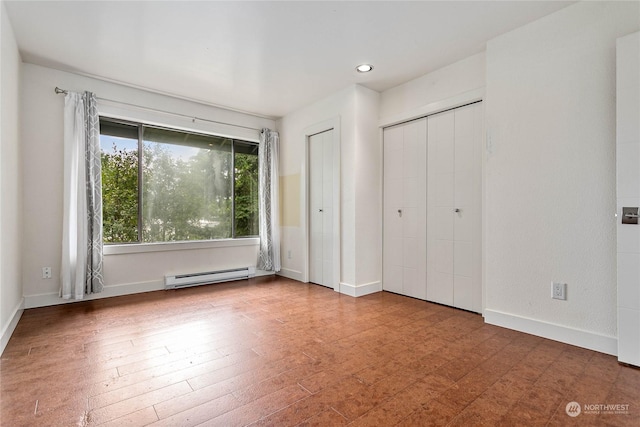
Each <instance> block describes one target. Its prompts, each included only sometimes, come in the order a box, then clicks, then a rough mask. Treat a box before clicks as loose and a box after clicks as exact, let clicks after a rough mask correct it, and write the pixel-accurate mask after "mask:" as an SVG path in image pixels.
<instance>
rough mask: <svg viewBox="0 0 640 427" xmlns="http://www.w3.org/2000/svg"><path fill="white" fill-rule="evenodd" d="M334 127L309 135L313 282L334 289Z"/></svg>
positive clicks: (311, 267)
mask: <svg viewBox="0 0 640 427" xmlns="http://www.w3.org/2000/svg"><path fill="white" fill-rule="evenodd" d="M332 157H333V130H328V131H326V132H322V133H319V134H316V135H313V136H311V137H309V177H310V179H309V221H310V233H309V234H310V236H309V237H310V243H309V281H310V282H312V283H317V284H319V285H323V286H328V287H331V288H333V287H334V283H332V275H333V161H332Z"/></svg>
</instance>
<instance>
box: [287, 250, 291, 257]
mask: <svg viewBox="0 0 640 427" xmlns="http://www.w3.org/2000/svg"><path fill="white" fill-rule="evenodd" d="M287 259H291V250H288V251H287Z"/></svg>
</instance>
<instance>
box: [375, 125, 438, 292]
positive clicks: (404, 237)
mask: <svg viewBox="0 0 640 427" xmlns="http://www.w3.org/2000/svg"><path fill="white" fill-rule="evenodd" d="M426 139H427V128H426V119H422V120H417V121H414V122H409V123H405V124H401V125H397V126H394V127H392V128H387V129H385V130H384V132H383V146H384V148H383V153H384V166H383V173H384V178H383V191H384V209H383V215H384V219H383V224H384V225H383V227H384V229H383V266H382V267H383V289H384V290H387V291H391V292H396V293H400V294H403V295H408V296H412V297H415V298H423V299H424V298H426V215H427V213H426V157H427V151H426V150H427V142H426Z"/></svg>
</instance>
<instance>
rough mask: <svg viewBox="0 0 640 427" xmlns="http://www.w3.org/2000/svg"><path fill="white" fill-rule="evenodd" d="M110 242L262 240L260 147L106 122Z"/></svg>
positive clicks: (104, 139)
mask: <svg viewBox="0 0 640 427" xmlns="http://www.w3.org/2000/svg"><path fill="white" fill-rule="evenodd" d="M100 145H101V148H102V198H103V223H104V225H103V234H104V242H105V243H140V242H142V243H154V242H172V241H190V240H212V239H227V238H233V237H248V236H256V235H258V144H256V143H253V142H248V141H241V140H236V139H230V138H224V137H219V136H213V135H204V134H197V133H189V132H184V131H178V130H172V129H165V128H160V127H154V126H147V125H142V124H136V123H129V122H124V121H118V120H112V119H106V118H101V119H100Z"/></svg>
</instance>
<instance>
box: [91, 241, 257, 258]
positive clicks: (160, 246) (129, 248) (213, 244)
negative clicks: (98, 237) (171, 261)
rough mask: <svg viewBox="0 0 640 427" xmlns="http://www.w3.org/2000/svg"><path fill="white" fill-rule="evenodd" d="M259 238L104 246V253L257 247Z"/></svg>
mask: <svg viewBox="0 0 640 427" xmlns="http://www.w3.org/2000/svg"><path fill="white" fill-rule="evenodd" d="M259 244H260V239H259V238H258V237H247V238H240V239H222V240H209V241H200V242H167V243H131V244H128V245H104V247H103V248H104V249H103V253H104V255H105V256H107V255H125V254H140V253H148V252H166V251H187V250H196V249H212V248H230V247H235V246H257V245H259Z"/></svg>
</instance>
